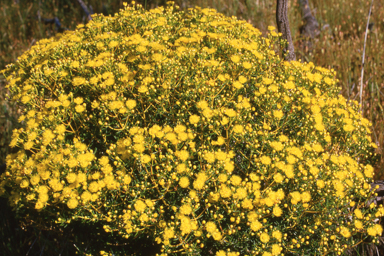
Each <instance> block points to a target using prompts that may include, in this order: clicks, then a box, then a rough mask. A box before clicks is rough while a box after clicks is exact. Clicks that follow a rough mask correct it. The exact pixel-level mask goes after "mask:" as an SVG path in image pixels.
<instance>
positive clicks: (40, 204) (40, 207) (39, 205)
mask: <svg viewBox="0 0 384 256" xmlns="http://www.w3.org/2000/svg"><path fill="white" fill-rule="evenodd" d="M44 206H45V202H41V201H39V200H38V201H37V202H36V204H35V209H36V210H40V209H42V208H43V207H44Z"/></svg>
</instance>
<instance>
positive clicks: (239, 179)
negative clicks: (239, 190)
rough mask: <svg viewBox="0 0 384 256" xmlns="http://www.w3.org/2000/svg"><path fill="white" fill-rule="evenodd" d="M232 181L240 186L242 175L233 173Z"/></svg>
mask: <svg viewBox="0 0 384 256" xmlns="http://www.w3.org/2000/svg"><path fill="white" fill-rule="evenodd" d="M231 183H232V184H233V185H234V186H238V185H240V184H241V178H240V176H238V175H233V176H232V177H231Z"/></svg>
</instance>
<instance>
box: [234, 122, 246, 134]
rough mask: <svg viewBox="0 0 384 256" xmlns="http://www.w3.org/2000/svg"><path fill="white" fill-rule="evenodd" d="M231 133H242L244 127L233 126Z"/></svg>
mask: <svg viewBox="0 0 384 256" xmlns="http://www.w3.org/2000/svg"><path fill="white" fill-rule="evenodd" d="M233 131H234V132H235V133H238V134H239V133H243V131H244V127H243V126H242V125H239V124H237V125H235V126H234V127H233Z"/></svg>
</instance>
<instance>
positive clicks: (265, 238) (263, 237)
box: [260, 232, 269, 243]
mask: <svg viewBox="0 0 384 256" xmlns="http://www.w3.org/2000/svg"><path fill="white" fill-rule="evenodd" d="M260 241H261V242H263V243H268V242H269V235H268V234H267V233H265V232H263V233H261V235H260Z"/></svg>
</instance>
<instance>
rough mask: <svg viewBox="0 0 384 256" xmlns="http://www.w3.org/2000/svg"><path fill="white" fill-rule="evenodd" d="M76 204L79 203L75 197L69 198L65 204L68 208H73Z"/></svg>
mask: <svg viewBox="0 0 384 256" xmlns="http://www.w3.org/2000/svg"><path fill="white" fill-rule="evenodd" d="M78 204H79V201H77V199H76V198H71V199H69V200H68V202H67V206H68V208H69V209H75V208H76V207H77V205H78Z"/></svg>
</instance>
